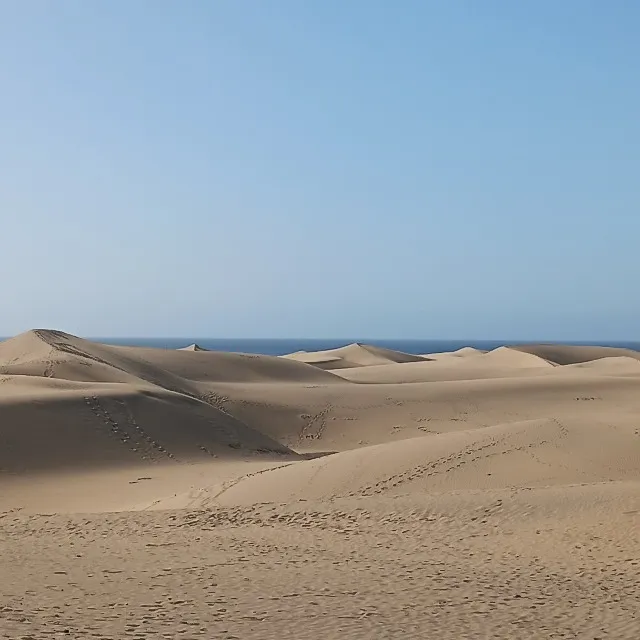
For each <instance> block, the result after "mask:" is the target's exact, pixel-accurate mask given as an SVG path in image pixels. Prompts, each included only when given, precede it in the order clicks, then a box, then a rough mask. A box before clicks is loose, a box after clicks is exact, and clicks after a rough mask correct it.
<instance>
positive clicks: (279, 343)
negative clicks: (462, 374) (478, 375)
mask: <svg viewBox="0 0 640 640" xmlns="http://www.w3.org/2000/svg"><path fill="white" fill-rule="evenodd" d="M90 339H91V340H95V341H96V342H102V343H105V344H113V345H122V346H136V347H156V348H160V349H179V348H180V347H186V346H188V345H190V344H193V343H194V342H195V343H196V344H198V345H199V346H201V347H203V348H205V349H210V350H211V351H231V352H235V353H260V354H265V355H272V356H281V355H284V354H286V353H293V352H294V351H323V350H325V349H335V348H337V347H343V346H345V345H347V344H351V343H353V342H362V343H364V344H371V345H375V346H379V347H385V348H387V349H394V350H396V351H404V352H405V353H413V354H420V353H442V352H444V351H455V350H456V349H461V348H462V347H475V348H476V349H484V350H491V349H496V348H498V347H501V346H504V345H509V344H525V343H526V342H530V343H532V344H539V343H540V342H541V341H514V340H509V341H505V340H410V339H397V340H362V339H342V340H338V339H335V340H320V339H313V338H309V339H276V338H273V339H260V338H237V339H226V338H90ZM547 342H548V341H547ZM561 344H582V345H599V346H607V347H624V348H627V349H635V350H637V351H640V342H610V341H601V342H566V341H565V342H562V343H561Z"/></svg>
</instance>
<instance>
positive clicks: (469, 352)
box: [422, 347, 487, 360]
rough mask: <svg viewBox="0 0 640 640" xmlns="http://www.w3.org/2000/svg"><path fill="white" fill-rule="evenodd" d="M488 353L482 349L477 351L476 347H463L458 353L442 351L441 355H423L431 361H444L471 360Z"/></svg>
mask: <svg viewBox="0 0 640 640" xmlns="http://www.w3.org/2000/svg"><path fill="white" fill-rule="evenodd" d="M484 353H487V352H486V351H483V350H482V349H476V348H475V347H462V348H461V349H457V350H456V351H442V352H440V353H425V354H422V357H423V358H428V359H430V360H442V359H445V358H447V359H448V358H470V357H473V356H481V355H482V354H484Z"/></svg>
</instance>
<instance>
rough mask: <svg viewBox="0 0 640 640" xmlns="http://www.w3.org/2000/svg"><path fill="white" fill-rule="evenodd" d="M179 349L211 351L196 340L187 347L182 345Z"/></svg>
mask: <svg viewBox="0 0 640 640" xmlns="http://www.w3.org/2000/svg"><path fill="white" fill-rule="evenodd" d="M178 351H209V349H205V348H204V347H201V346H200V345H199V344H196V343H195V342H194V343H193V344H190V345H187V346H186V347H180V348H179V349H178Z"/></svg>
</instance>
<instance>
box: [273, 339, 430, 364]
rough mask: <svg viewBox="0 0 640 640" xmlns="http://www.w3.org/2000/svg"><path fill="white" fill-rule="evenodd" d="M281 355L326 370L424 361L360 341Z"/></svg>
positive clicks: (417, 357)
mask: <svg viewBox="0 0 640 640" xmlns="http://www.w3.org/2000/svg"><path fill="white" fill-rule="evenodd" d="M282 357H283V358H288V359H291V360H296V361H298V362H306V363H307V364H312V365H314V366H316V367H319V368H321V369H326V370H331V369H347V368H354V367H370V366H375V365H380V364H392V363H404V362H424V361H425V358H424V357H422V356H417V355H413V354H410V353H404V352H402V351H394V350H393V349H385V348H384V347H376V346H373V345H367V344H362V343H360V342H354V343H353V344H349V345H346V346H344V347H339V348H337V349H328V350H326V351H298V352H296V353H291V354H289V355H286V356H282Z"/></svg>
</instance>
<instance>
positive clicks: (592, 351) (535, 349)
mask: <svg viewBox="0 0 640 640" xmlns="http://www.w3.org/2000/svg"><path fill="white" fill-rule="evenodd" d="M510 348H511V349H513V350H514V351H521V352H522V353H529V354H532V355H535V356H538V357H539V358H543V359H544V360H548V361H549V362H553V363H555V364H559V365H566V364H578V363H580V362H589V361H590V360H600V359H601V358H611V357H616V356H627V357H629V358H634V359H635V360H640V351H634V350H633V349H623V348H620V347H596V346H576V345H565V344H525V345H513V346H511V347H510Z"/></svg>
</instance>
